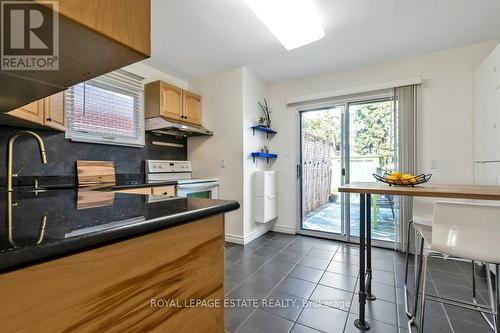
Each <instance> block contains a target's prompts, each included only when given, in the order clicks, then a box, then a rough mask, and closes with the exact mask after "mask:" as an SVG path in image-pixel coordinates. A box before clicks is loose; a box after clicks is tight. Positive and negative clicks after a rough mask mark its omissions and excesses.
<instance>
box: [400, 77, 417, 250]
mask: <svg viewBox="0 0 500 333" xmlns="http://www.w3.org/2000/svg"><path fill="white" fill-rule="evenodd" d="M417 101H418V85H411V86H405V87H398V88H394V108H395V112H394V114H395V117H396V121H395V122H394V123H395V125H396V129H395V133H396V136H395V140H396V147H397V148H396V149H397V151H396V156H397V166H398V170H400V171H402V172H404V173H412V174H416V173H417V147H416V145H417V128H416V127H417V113H418V112H417V107H418V105H417ZM399 204H400V211H399V218H398V219H396V220H397V221H398V222H397V223H398V224H399V226H398V225H396V226H395V227H396V228H395V231H396V241H395V248H396V250H399V251H403V252H404V251H405V250H406V234H407V230H408V222H409V221H410V219H411V218H412V206H413V198H412V197H406V196H402V197H400V198H399Z"/></svg>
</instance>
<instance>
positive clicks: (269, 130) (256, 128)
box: [252, 125, 278, 138]
mask: <svg viewBox="0 0 500 333" xmlns="http://www.w3.org/2000/svg"><path fill="white" fill-rule="evenodd" d="M255 131H260V132H264V133H266V135H267V137H268V138H269V134H276V133H278V132H276V131H275V130H273V129H272V128H269V127H266V126H262V125H258V126H252V132H253V135H255Z"/></svg>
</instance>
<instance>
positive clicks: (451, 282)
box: [226, 232, 491, 333]
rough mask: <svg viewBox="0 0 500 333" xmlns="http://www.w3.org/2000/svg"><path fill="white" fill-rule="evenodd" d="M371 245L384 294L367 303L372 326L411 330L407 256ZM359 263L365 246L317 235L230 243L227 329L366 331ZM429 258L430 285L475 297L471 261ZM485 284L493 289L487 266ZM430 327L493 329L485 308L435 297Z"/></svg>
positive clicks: (377, 287)
mask: <svg viewBox="0 0 500 333" xmlns="http://www.w3.org/2000/svg"><path fill="white" fill-rule="evenodd" d="M372 253H373V267H374V275H373V291H374V293H375V295H376V296H377V300H376V301H373V302H369V303H368V305H367V318H369V319H368V320H369V322H370V325H371V329H370V330H369V332H373V333H377V332H383V333H390V332H405V333H408V331H407V318H406V316H405V314H404V304H403V302H404V296H403V293H402V292H403V289H402V287H403V278H404V256H403V255H402V254H401V253H397V252H394V251H391V250H385V249H373V251H372ZM358 263H359V248H358V246H356V245H351V244H347V243H342V242H337V241H331V240H324V239H317V238H312V237H305V236H296V235H287V234H280V233H275V232H269V233H267V234H265V235H263V236H261V237H259V238H258V239H256V240H254V241H253V242H251V243H249V244H247V245H245V246H241V245H235V244H229V243H228V244H227V246H226V299H228V303H229V304H230V306H229V307H228V308H227V309H226V331H227V332H237V333H243V332H269V333H279V332H292V333H299V332H301V333H305V332H335V333H337V332H359V330H357V329H356V328H355V327H354V325H353V321H354V319H355V318H356V316H357V313H358V304H357V299H358V298H357V282H358V267H357V265H358ZM429 266H430V267H429V268H430V269H429V280H428V281H429V288H428V290H429V292H430V293H434V294H436V293H438V294H440V295H453V296H454V297H455V298H457V297H458V298H463V299H464V300H470V297H471V287H470V286H471V272H472V271H471V265H470V264H467V263H457V262H452V261H443V260H440V261H431V262H430V265H429ZM411 268H413V266H411ZM478 284H479V288H480V295H482V297H486V295H487V293H486V291H485V289H486V288H485V286H486V283H485V279H484V273H483V276H480V277H479V280H478ZM482 297H481V299H482V300H483V301H484V299H483V298H482ZM425 331H426V332H432V333H440V332H445V333H447V332H453V333H462V332H464V333H465V332H474V333H482V332H491V331H490V330H489V327H488V326H487V325H486V323H485V322H484V320H483V319H482V317H481V316H480V314H479V313H476V312H474V311H468V310H463V309H459V308H456V307H452V306H448V305H442V304H441V303H435V302H428V303H427V308H426V321H425Z"/></svg>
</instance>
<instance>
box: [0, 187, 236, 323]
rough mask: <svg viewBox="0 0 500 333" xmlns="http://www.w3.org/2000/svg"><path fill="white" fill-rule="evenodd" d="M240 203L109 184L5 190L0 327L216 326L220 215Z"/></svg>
mask: <svg viewBox="0 0 500 333" xmlns="http://www.w3.org/2000/svg"><path fill="white" fill-rule="evenodd" d="M238 208H239V204H238V202H236V201H224V200H210V199H193V198H177V197H167V196H151V195H149V196H147V195H135V194H121V193H115V192H113V191H106V190H104V191H103V190H100V191H88V190H84V191H82V190H80V191H78V190H76V189H68V190H52V191H45V192H43V191H41V192H34V191H17V192H12V193H5V192H2V193H1V194H0V209H1V210H3V211H2V212H1V214H2V215H1V216H5V217H6V218H5V221H4V226H3V227H2V229H1V231H0V242H1V243H0V292H1V294H2V301H1V302H0V310H1V311H0V331H2V332H75V331H78V332H96V331H99V332H103V331H106V332H145V331H146V332H153V331H160V332H170V331H176V332H183V331H186V332H190V331H193V330H196V331H207V332H208V331H210V332H223V331H224V308H223V299H224V215H223V214H224V213H226V212H229V211H232V210H235V209H238ZM195 304H198V305H199V304H202V306H195ZM16 318H26V320H23V321H20V320H17V319H16ZM194 327H196V329H194Z"/></svg>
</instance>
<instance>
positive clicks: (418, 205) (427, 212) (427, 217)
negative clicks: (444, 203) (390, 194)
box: [413, 197, 439, 224]
mask: <svg viewBox="0 0 500 333" xmlns="http://www.w3.org/2000/svg"><path fill="white" fill-rule="evenodd" d="M438 200H439V198H427V197H414V198H413V220H414V221H416V222H418V223H425V221H428V222H429V224H432V218H433V216H434V205H435V204H436V201H438Z"/></svg>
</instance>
